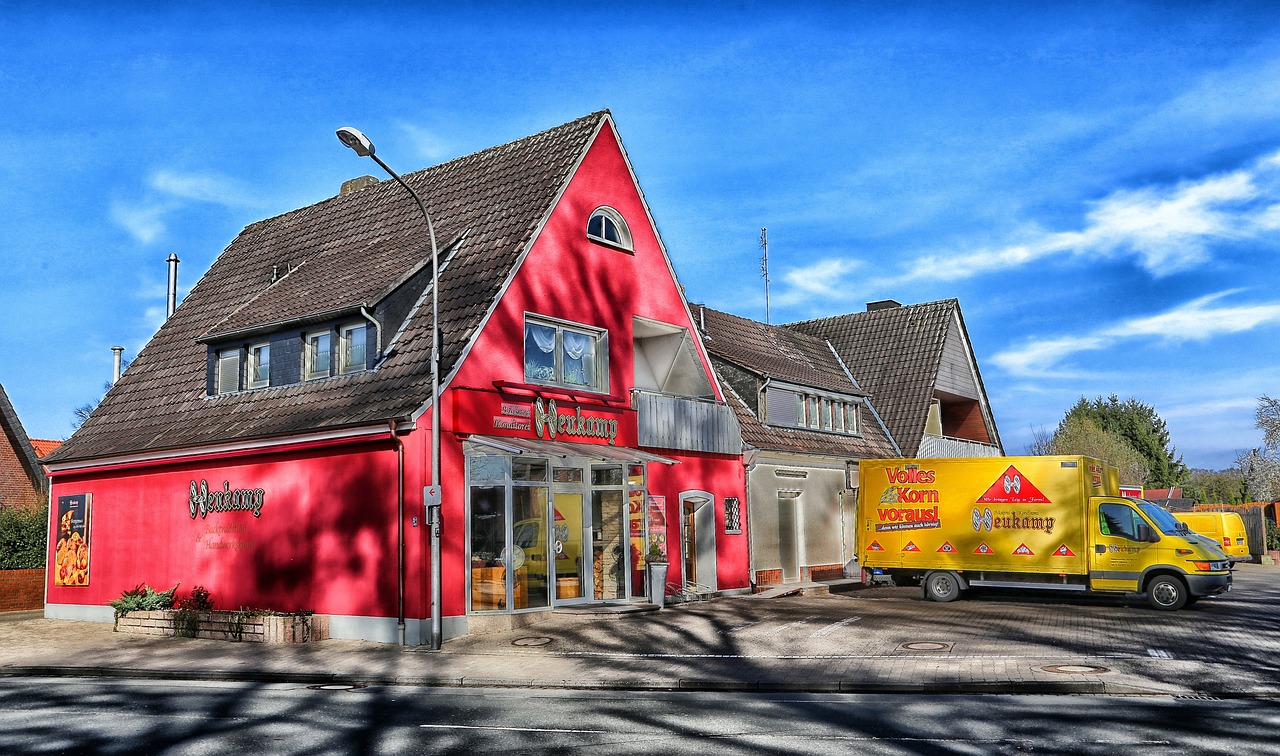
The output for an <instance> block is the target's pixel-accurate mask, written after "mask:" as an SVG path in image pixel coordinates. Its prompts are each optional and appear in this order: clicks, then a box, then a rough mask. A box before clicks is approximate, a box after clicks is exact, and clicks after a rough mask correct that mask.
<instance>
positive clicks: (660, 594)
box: [644, 562, 667, 609]
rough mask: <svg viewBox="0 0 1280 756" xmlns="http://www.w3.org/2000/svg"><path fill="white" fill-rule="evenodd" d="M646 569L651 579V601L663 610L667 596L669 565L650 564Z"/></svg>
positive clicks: (660, 563) (661, 563) (664, 563)
mask: <svg viewBox="0 0 1280 756" xmlns="http://www.w3.org/2000/svg"><path fill="white" fill-rule="evenodd" d="M644 568H645V571H646V572H647V573H648V579H649V601H650V602H651V603H654V604H657V605H658V608H659V609H661V608H662V604H663V601H664V600H665V599H666V595H667V563H666V562H649V563H647V564H646V565H645V566H644Z"/></svg>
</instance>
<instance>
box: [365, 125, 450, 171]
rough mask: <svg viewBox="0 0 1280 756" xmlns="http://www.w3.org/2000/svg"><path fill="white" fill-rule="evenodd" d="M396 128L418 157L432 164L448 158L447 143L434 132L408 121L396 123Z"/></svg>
mask: <svg viewBox="0 0 1280 756" xmlns="http://www.w3.org/2000/svg"><path fill="white" fill-rule="evenodd" d="M396 126H397V127H399V129H400V130H401V131H403V132H404V133H405V134H406V135H408V137H409V140H410V142H411V143H412V144H413V148H414V150H415V151H416V152H417V153H418V155H419V157H422V158H425V159H426V160H430V161H433V162H434V161H437V160H442V159H444V158H446V157H448V156H449V144H448V142H446V141H445V140H444V139H441V138H440V137H439V136H438V135H436V134H435V133H434V132H432V131H429V130H427V129H425V128H423V127H421V126H418V125H416V124H412V123H409V122H408V121H397V122H396ZM379 157H381V156H379Z"/></svg>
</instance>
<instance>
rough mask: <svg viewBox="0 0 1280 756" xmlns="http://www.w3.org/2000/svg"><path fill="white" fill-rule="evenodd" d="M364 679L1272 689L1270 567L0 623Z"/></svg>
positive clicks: (99, 644)
mask: <svg viewBox="0 0 1280 756" xmlns="http://www.w3.org/2000/svg"><path fill="white" fill-rule="evenodd" d="M50 672H54V673H58V674H120V675H132V676H137V675H142V676H147V675H151V676H173V677H180V676H187V677H206V678H214V679H268V680H274V679H281V680H283V679H297V680H302V679H306V680H313V679H316V680H318V679H345V680H351V679H362V680H368V681H374V682H379V681H380V682H400V683H415V684H433V685H464V686H472V685H474V686H479V685H511V686H543V687H549V686H565V687H582V688H601V687H603V688H632V689H668V688H699V689H725V690H810V691H836V690H839V691H879V690H903V691H912V690H931V691H955V692H972V691H981V692H997V691H1013V692H1030V691H1044V692H1081V693H1100V692H1112V693H1160V694H1171V695H1215V696H1235V695H1254V696H1272V695H1275V694H1276V693H1277V692H1280V567H1273V566H1261V565H1241V566H1240V567H1239V568H1238V569H1237V573H1236V581H1235V589H1234V590H1233V591H1232V592H1231V593H1230V594H1227V595H1225V596H1221V597H1215V598H1212V599H1205V600H1203V601H1201V602H1199V603H1198V604H1196V605H1195V606H1194V607H1192V608H1189V609H1186V610H1183V611H1180V612H1174V613H1166V612H1158V611H1155V610H1153V609H1150V608H1148V607H1147V605H1146V603H1145V601H1143V600H1142V599H1140V598H1136V597H1128V598H1125V597H1093V596H1079V595H1059V594H1046V593H1042V592H1017V593H1013V592H996V591H991V592H987V593H982V594H977V595H975V596H973V597H972V598H970V599H966V600H963V601H958V602H954V603H951V604H937V603H932V602H926V601H924V600H923V599H921V597H920V592H919V589H914V588H893V587H877V588H869V589H863V590H858V591H854V592H850V593H844V594H830V595H817V596H792V597H783V598H773V599H763V598H758V597H737V598H725V599H718V600H715V601H709V602H704V603H695V604H684V605H680V606H675V607H668V608H666V609H664V610H662V611H660V612H653V613H647V614H640V615H624V616H621V617H616V618H612V619H601V618H597V617H591V616H577V615H562V614H554V615H550V616H549V618H548V619H547V620H546V621H544V622H541V623H539V624H536V625H532V626H529V627H525V628H521V629H519V630H514V631H510V632H504V633H498V634H492V635H473V636H469V637H466V638H459V639H455V640H451V641H448V642H446V643H445V648H444V649H443V650H442V651H441V652H429V651H423V650H420V649H403V648H400V647H396V646H386V645H382V644H374V643H362V642H356V641H326V642H323V643H318V644H311V645H308V646H300V647H299V646H287V647H279V646H261V645H258V644H247V643H246V644H236V643H226V642H220V641H207V640H195V639H187V638H154V637H145V636H129V635H122V634H118V633H112V632H111V628H110V626H108V625H100V624H93V623H81V622H65V621H54V620H45V619H38V618H37V619H31V618H27V619H22V620H18V621H6V622H0V674H38V673H50Z"/></svg>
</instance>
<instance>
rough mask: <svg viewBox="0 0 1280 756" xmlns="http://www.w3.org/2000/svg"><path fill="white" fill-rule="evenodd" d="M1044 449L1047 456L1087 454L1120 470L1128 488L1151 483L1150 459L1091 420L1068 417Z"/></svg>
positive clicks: (1063, 420)
mask: <svg viewBox="0 0 1280 756" xmlns="http://www.w3.org/2000/svg"><path fill="white" fill-rule="evenodd" d="M1042 448H1045V453H1046V454H1083V455H1085V456H1088V457H1097V458H1098V459H1101V460H1105V461H1106V462H1107V463H1108V464H1110V465H1111V466H1112V467H1115V468H1117V469H1119V470H1120V482H1121V483H1124V484H1126V485H1133V486H1141V485H1143V484H1145V483H1146V480H1147V474H1148V472H1149V470H1148V468H1147V460H1146V459H1144V458H1143V456H1142V455H1141V454H1139V453H1138V452H1137V451H1136V450H1134V448H1133V447H1132V446H1130V445H1129V442H1128V441H1125V440H1124V439H1123V438H1121V437H1120V436H1119V435H1117V434H1115V433H1110V432H1108V431H1105V430H1103V429H1102V428H1099V427H1098V424H1097V423H1095V422H1094V421H1093V420H1091V419H1089V418H1087V417H1071V416H1070V415H1068V416H1067V417H1064V418H1063V419H1062V422H1061V423H1059V424H1058V430H1057V431H1055V432H1054V434H1053V438H1051V439H1049V442H1048V445H1047V447H1043V446H1042Z"/></svg>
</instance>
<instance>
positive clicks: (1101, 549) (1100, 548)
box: [1093, 543, 1107, 554]
mask: <svg viewBox="0 0 1280 756" xmlns="http://www.w3.org/2000/svg"><path fill="white" fill-rule="evenodd" d="M1093 550H1094V551H1095V552H1097V553H1099V554H1105V553H1107V547H1106V545H1105V544H1101V543H1095V544H1094V545H1093Z"/></svg>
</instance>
